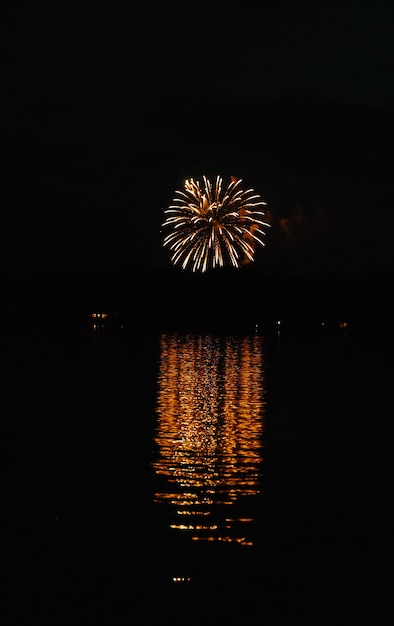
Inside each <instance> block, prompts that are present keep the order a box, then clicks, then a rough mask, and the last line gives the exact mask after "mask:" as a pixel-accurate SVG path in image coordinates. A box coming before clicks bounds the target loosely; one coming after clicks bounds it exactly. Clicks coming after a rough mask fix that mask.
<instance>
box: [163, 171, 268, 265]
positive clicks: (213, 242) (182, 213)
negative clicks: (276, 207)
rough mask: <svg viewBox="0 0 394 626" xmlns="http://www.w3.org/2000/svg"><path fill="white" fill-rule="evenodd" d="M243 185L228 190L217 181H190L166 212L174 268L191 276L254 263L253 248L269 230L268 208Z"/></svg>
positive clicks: (232, 185) (232, 184) (233, 184)
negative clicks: (175, 266) (265, 228)
mask: <svg viewBox="0 0 394 626" xmlns="http://www.w3.org/2000/svg"><path fill="white" fill-rule="evenodd" d="M241 183H242V180H241V179H240V180H237V179H236V178H234V177H231V180H230V183H229V185H228V186H227V187H223V179H222V178H221V176H217V177H216V180H215V182H214V183H212V182H211V181H210V180H209V179H208V178H206V177H205V176H203V178H202V181H200V180H194V179H193V178H190V179H188V180H186V181H185V187H184V191H176V192H175V193H176V197H175V198H174V200H173V202H174V204H172V205H171V206H170V207H169V208H168V209H166V210H165V212H164V213H165V216H166V217H165V221H164V223H163V227H170V228H171V232H170V233H169V234H167V235H166V236H165V237H164V243H163V245H164V246H166V247H169V248H170V250H171V252H172V256H171V261H172V262H173V263H174V264H180V265H181V266H182V268H183V269H185V268H186V267H188V266H191V268H192V270H193V272H196V271H201V272H205V271H206V270H207V269H208V268H209V267H211V268H215V267H217V266H223V265H225V264H227V263H228V262H229V263H230V264H231V265H232V266H233V267H240V266H241V265H243V264H244V263H249V262H251V261H253V260H254V254H255V246H256V245H262V246H264V245H265V243H264V241H263V236H264V235H265V232H264V231H263V230H262V228H263V227H266V226H269V224H267V223H266V222H264V221H263V218H264V216H265V212H264V211H263V210H262V208H261V207H262V206H264V205H265V204H266V202H263V201H262V200H261V199H260V196H259V195H258V194H256V193H255V192H254V190H253V189H247V190H245V189H243V188H242V186H241Z"/></svg>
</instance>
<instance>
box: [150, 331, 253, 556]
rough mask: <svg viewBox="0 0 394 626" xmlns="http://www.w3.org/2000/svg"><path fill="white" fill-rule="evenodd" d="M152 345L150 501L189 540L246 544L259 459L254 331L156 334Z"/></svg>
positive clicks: (247, 542)
mask: <svg viewBox="0 0 394 626" xmlns="http://www.w3.org/2000/svg"><path fill="white" fill-rule="evenodd" d="M160 347H161V354H160V367H159V376H158V395H157V409H156V412H157V427H156V437H155V441H156V443H157V445H158V458H157V460H156V461H155V462H154V463H153V467H154V469H155V471H156V474H157V476H160V477H161V481H162V479H163V478H164V479H165V480H164V481H163V483H162V488H161V490H158V491H157V493H156V494H155V498H154V501H155V502H156V503H160V504H162V505H165V506H166V507H167V508H168V509H169V518H171V522H170V523H169V525H170V527H171V528H173V529H176V530H177V531H184V532H188V533H190V534H191V536H192V539H193V540H195V541H197V540H205V541H207V540H209V541H211V540H212V541H227V542H229V541H231V542H236V543H239V544H241V545H251V541H250V539H249V538H247V537H246V535H247V529H248V527H251V526H252V524H253V522H254V517H253V515H251V514H250V511H248V505H249V504H251V503H252V500H253V499H254V498H255V497H256V495H257V494H259V492H260V479H261V465H262V460H263V459H262V445H263V441H262V437H263V418H264V411H265V402H264V392H265V384H264V368H263V340H262V337H261V336H259V335H252V336H248V337H225V338H219V337H216V336H214V335H203V336H198V335H181V336H179V335H166V334H163V335H162V337H161V346H160ZM229 513H230V515H229ZM181 519H182V521H181Z"/></svg>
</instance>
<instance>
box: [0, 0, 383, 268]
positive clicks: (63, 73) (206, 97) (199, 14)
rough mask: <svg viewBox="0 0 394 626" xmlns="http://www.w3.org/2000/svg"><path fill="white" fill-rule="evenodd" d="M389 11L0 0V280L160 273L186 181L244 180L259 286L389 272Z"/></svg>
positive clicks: (348, 5) (377, 7) (279, 4)
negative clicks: (256, 202)
mask: <svg viewBox="0 0 394 626" xmlns="http://www.w3.org/2000/svg"><path fill="white" fill-rule="evenodd" d="M393 17H394V11H393V8H392V5H391V3H389V2H384V1H383V0H374V1H372V0H371V1H365V2H363V3H358V2H355V1H352V0H343V1H341V2H339V1H338V2H335V1H334V2H332V1H330V2H328V1H327V2H325V1H323V2H312V1H311V2H308V1H306V0H304V1H302V0H299V1H294V2H286V1H285V0H278V1H276V2H274V1H271V2H270V1H265V2H264V1H261V2H259V1H257V0H256V1H243V2H236V1H232V2H224V1H223V2H204V1H203V2H200V3H198V4H193V5H190V4H187V3H186V4H184V3H181V2H170V3H162V2H156V1H150V2H146V3H144V5H143V6H135V4H134V3H125V2H117V1H114V2H111V3H93V2H91V3H90V2H88V3H86V2H73V1H71V2H63V1H62V0H60V1H58V2H51V1H49V0H48V1H47V2H46V1H42V0H39V1H37V2H11V1H7V0H6V1H5V2H3V8H2V29H1V38H2V68H1V93H2V98H1V99H2V115H1V135H2V140H1V144H2V151H3V156H4V159H5V166H4V165H3V168H2V173H3V182H2V206H3V210H2V227H1V231H0V232H1V255H0V256H1V261H2V275H3V276H17V275H21V274H29V273H31V274H40V273H48V272H49V273H50V272H57V271H62V272H63V271H67V270H69V269H71V270H73V271H74V270H77V271H82V272H88V273H102V272H107V271H112V270H114V269H115V270H116V268H122V267H123V266H137V267H144V266H145V267H152V268H170V267H171V265H170V263H169V255H168V254H167V253H166V251H165V250H163V248H162V245H161V243H162V233H161V223H162V220H163V210H164V209H165V208H166V207H167V206H168V205H169V204H170V203H171V200H172V199H173V196H174V191H175V189H177V188H180V187H181V186H182V184H183V181H184V179H185V178H186V177H198V176H201V175H202V174H207V175H212V176H216V175H217V174H221V175H222V176H223V177H225V178H227V177H230V176H236V177H238V178H242V179H244V180H245V183H246V184H247V185H248V186H251V187H253V188H254V189H256V191H257V192H258V193H259V194H260V195H261V196H262V198H263V199H264V200H265V201H266V202H267V211H268V213H267V215H268V220H269V222H270V224H271V228H270V230H269V232H268V233H267V237H266V242H267V245H266V247H265V248H263V249H260V250H259V252H258V254H257V256H256V266H257V267H259V268H260V269H261V270H262V271H263V272H265V273H267V274H271V273H276V272H281V273H284V274H308V273H313V274H316V273H317V274H319V273H324V274H326V273H330V272H334V273H338V274H344V275H354V274H356V275H357V274H360V273H361V274H368V273H371V272H386V271H390V272H391V271H393V270H394V267H393V254H392V243H391V242H392V226H393V208H394V207H393V200H394V182H393V156H392V146H393V141H394V123H393V121H394V85H393V68H394V43H393V42H394V40H393V37H392V28H393Z"/></svg>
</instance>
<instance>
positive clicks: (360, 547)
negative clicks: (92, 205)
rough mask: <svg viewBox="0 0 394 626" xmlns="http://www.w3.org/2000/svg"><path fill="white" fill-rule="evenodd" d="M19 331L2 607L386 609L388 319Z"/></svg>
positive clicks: (30, 613)
mask: <svg viewBox="0 0 394 626" xmlns="http://www.w3.org/2000/svg"><path fill="white" fill-rule="evenodd" d="M1 345H2V381H3V385H2V397H1V400H2V403H1V468H2V481H1V483H2V487H1V496H2V507H1V508H2V513H1V531H2V533H1V534H2V558H1V562H2V567H1V575H2V579H1V588H2V595H3V600H2V602H1V611H2V615H1V618H2V621H1V623H2V624H30V623H33V622H34V623H39V624H55V625H56V624H59V625H60V624H70V625H71V624H81V625H85V624H148V623H149V624H151V623H152V622H153V623H155V622H156V623H160V624H169V625H170V624H185V625H187V624H239V623H247V622H249V623H266V622H267V621H268V623H276V621H277V620H279V619H289V620H290V619H302V620H303V621H308V622H310V623H314V624H315V623H319V624H321V623H326V622H327V623H328V622H332V621H333V620H335V622H336V623H338V622H339V623H349V621H351V622H352V623H353V622H355V621H358V620H359V619H361V618H363V619H364V618H365V617H367V618H368V619H373V620H374V622H375V623H382V622H383V619H384V620H385V621H386V620H387V619H388V612H391V593H392V592H391V577H392V575H391V572H392V565H393V560H392V535H393V489H392V477H391V469H392V465H393V464H392V455H393V451H392V442H393V439H392V432H393V429H392V421H393V410H392V409H393V402H392V393H393V353H392V342H389V341H388V336H387V331H386V330H385V329H376V328H372V329H368V331H366V330H365V329H362V328H359V329H357V330H354V331H353V330H352V329H351V328H348V329H340V328H339V327H338V328H336V327H333V328H323V327H321V328H316V329H314V330H308V329H298V330H294V329H293V330H287V329H286V328H282V329H281V330H280V332H278V330H277V329H276V328H275V329H271V330H268V331H264V332H261V333H260V332H255V333H249V334H234V335H231V334H225V335H220V334H215V333H213V334H212V333H211V334H195V333H187V332H183V333H175V332H171V333H166V332H158V331H154V332H152V333H150V332H147V331H146V329H144V330H143V332H142V331H141V330H140V329H139V328H132V327H125V328H121V327H120V326H116V327H115V326H114V327H111V326H107V327H103V328H101V327H97V328H96V329H95V328H94V327H93V325H92V326H90V325H87V326H86V327H84V328H82V329H78V331H74V330H70V329H68V328H65V327H62V326H59V328H58V329H57V330H56V332H54V331H53V329H52V331H51V332H50V333H45V332H42V331H36V330H34V328H33V329H29V328H28V327H26V328H23V329H20V330H16V329H13V330H12V332H6V331H5V330H4V332H3V334H2V341H1Z"/></svg>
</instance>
